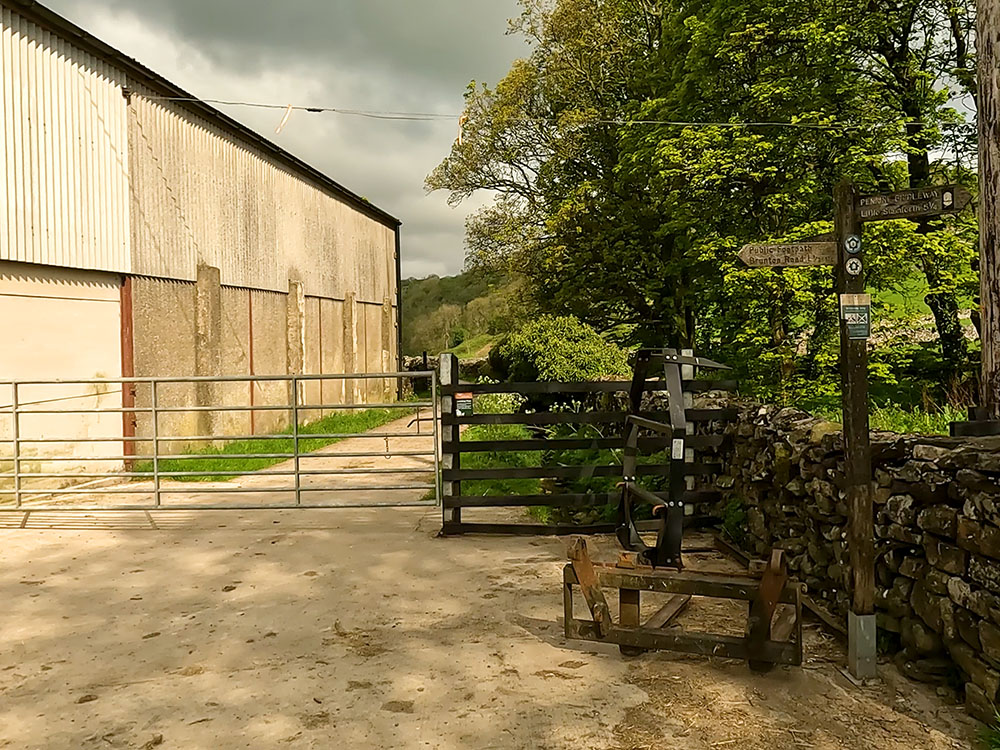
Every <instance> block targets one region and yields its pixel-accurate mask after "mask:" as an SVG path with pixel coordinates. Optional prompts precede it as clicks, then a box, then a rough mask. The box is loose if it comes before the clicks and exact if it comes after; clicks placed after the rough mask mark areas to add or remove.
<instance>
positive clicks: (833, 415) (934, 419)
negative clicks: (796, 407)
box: [813, 404, 966, 435]
mask: <svg viewBox="0 0 1000 750" xmlns="http://www.w3.org/2000/svg"><path fill="white" fill-rule="evenodd" d="M813 414H814V415H815V416H817V417H822V418H823V419H829V420H830V421H831V422H840V421H841V419H842V417H843V415H842V413H841V412H840V410H839V409H816V410H814V411H813ZM965 419H966V414H965V412H964V411H963V410H961V409H956V408H954V407H952V406H944V407H941V408H940V409H936V410H935V411H925V410H923V409H906V408H903V407H901V406H896V405H895V404H889V405H886V406H873V407H872V410H871V413H870V415H869V423H870V425H871V429H872V430H874V431H876V432H897V433H899V434H901V435H947V434H948V433H949V431H950V427H951V423H952V422H964V421H965Z"/></svg>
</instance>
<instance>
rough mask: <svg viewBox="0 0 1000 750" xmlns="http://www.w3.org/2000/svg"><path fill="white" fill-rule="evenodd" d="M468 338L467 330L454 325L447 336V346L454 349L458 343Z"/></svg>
mask: <svg viewBox="0 0 1000 750" xmlns="http://www.w3.org/2000/svg"><path fill="white" fill-rule="evenodd" d="M468 338H469V331H468V330H467V329H465V328H462V327H461V326H456V327H455V328H452V329H451V335H450V336H449V337H448V348H449V349H454V348H455V347H456V346H458V345H459V344H461V343H463V342H464V341H465V340H466V339H468Z"/></svg>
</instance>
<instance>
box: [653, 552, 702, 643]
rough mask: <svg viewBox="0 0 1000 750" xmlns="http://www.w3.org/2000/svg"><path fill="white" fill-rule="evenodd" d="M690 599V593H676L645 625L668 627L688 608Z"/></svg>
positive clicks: (654, 627)
mask: <svg viewBox="0 0 1000 750" xmlns="http://www.w3.org/2000/svg"><path fill="white" fill-rule="evenodd" d="M685 551H687V550H685ZM690 601H691V595H690V594H675V595H674V596H672V597H670V599H669V600H667V603H666V604H664V605H663V606H662V607H660V608H659V609H658V610H656V612H654V613H653V614H652V616H651V617H650V618H649V619H648V620H646V623H645V624H644V625H643V627H644V628H653V629H654V630H655V629H659V628H665V627H667V626H668V625H669V624H670V623H671V622H673V621H674V619H676V617H677V616H678V615H679V614H680V613H681V612H683V611H684V610H685V609H687V605H688V604H689V603H690Z"/></svg>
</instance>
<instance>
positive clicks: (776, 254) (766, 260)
mask: <svg viewBox="0 0 1000 750" xmlns="http://www.w3.org/2000/svg"><path fill="white" fill-rule="evenodd" d="M739 258H740V260H742V261H743V262H744V263H746V264H747V265H748V266H751V267H752V268H768V267H770V268H775V267H782V266H833V265H836V264H837V243H836V242H790V243H782V244H775V245H771V244H752V245H744V246H743V249H742V250H740V254H739Z"/></svg>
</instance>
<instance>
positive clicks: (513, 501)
mask: <svg viewBox="0 0 1000 750" xmlns="http://www.w3.org/2000/svg"><path fill="white" fill-rule="evenodd" d="M685 370H689V371H687V372H685V373H684V377H685V379H684V381H683V386H684V398H685V407H686V408H685V413H686V417H687V419H688V421H689V423H690V424H689V427H688V429H689V431H691V432H692V433H693V430H695V429H696V424H701V425H705V424H708V423H710V422H727V421H732V420H734V419H735V418H736V410H735V409H730V408H720V409H705V408H695V407H694V404H693V401H694V394H696V393H706V392H709V391H733V390H735V389H736V381H733V380H696V379H694V372H693V368H685ZM440 373H441V424H442V429H441V459H442V460H441V466H442V473H441V479H442V533H443V534H462V533H472V532H476V533H490V534H571V533H610V532H612V531H614V524H612V523H599V524H590V525H586V526H580V525H572V524H558V525H548V524H529V523H512V522H491V523H483V522H469V521H467V520H463V518H462V509H463V508H470V509H471V508H505V507H508V508H525V507H538V506H546V507H552V508H572V509H579V510H584V509H587V508H596V507H601V506H606V505H608V504H609V503H613V502H617V500H618V492H617V491H611V492H596V493H595V492H583V493H573V492H563V493H558V492H557V493H553V494H529V495H469V494H463V493H462V482H463V481H473V480H505V479H563V480H566V479H570V480H572V479H590V478H609V477H620V476H621V472H622V468H621V466H620V465H618V464H614V463H609V464H606V465H594V464H590V465H575V466H567V465H565V464H562V463H542V464H541V465H539V466H531V467H516V468H511V467H505V468H474V469H469V468H466V469H463V468H462V455H463V454H475V453H479V454H483V453H492V452H503V451H516V452H536V451H537V452H541V451H569V450H597V449H600V450H608V449H620V448H623V447H624V437H623V436H619V437H596V438H593V439H588V438H558V439H551V440H550V439H547V438H546V437H541V436H540V437H537V438H531V439H518V440H462V439H461V429H462V428H463V427H466V426H473V425H523V426H532V427H534V426H539V427H542V426H550V425H563V424H565V425H615V426H621V427H624V424H625V417H626V414H627V412H626V411H625V410H624V409H623V410H620V411H608V410H591V411H541V412H537V413H513V414H464V413H463V414H459V410H458V409H457V406H456V402H457V399H456V396H463V397H465V396H469V397H472V398H475V396H478V395H484V394H504V393H513V394H519V395H521V396H539V395H564V394H565V395H573V394H613V393H621V394H628V392H629V390H630V389H631V387H632V383H631V382H630V381H595V382H585V383H566V382H557V381H546V382H529V383H460V382H459V375H458V359H457V358H456V357H455V355H453V354H442V355H441V368H440ZM653 382H655V381H651V382H650V384H648V385H649V386H650V389H654V387H653V386H652V383H653ZM642 416H643V417H646V418H649V419H654V420H659V421H669V414H668V413H667V412H664V411H651V412H646V413H643V414H642ZM685 437H686V440H685V446H686V449H687V451H686V453H687V455H686V460H687V469H688V471H687V472H686V474H687V476H688V477H689V479H688V491H687V492H686V493H685V495H684V501H685V503H686V504H689V505H690V506H692V512H693V506H696V505H700V504H704V503H708V502H711V501H712V500H714V499H717V497H718V495H717V493H715V492H714V491H711V490H695V489H694V478H695V477H696V476H698V477H708V476H712V475H715V474H717V473H719V471H720V469H721V467H720V465H719V464H717V463H713V462H709V461H697V460H695V453H694V452H695V450H696V449H706V448H715V447H719V446H720V445H722V443H723V440H724V438H723V436H721V435H718V434H689V435H687V436H685ZM670 447H671V437H670V436H668V435H667V436H664V435H658V436H651V437H644V438H641V439H640V440H639V445H638V448H639V450H640V451H641V452H643V453H646V454H647V455H648V454H655V453H658V452H661V451H664V450H669V449H670ZM669 473H670V464H669V461H668V460H666V459H665V460H664V461H663V462H662V463H646V464H641V465H640V466H639V467H638V475H639V476H647V477H668V476H669ZM654 494H656V495H657V496H658V497H660V498H661V499H667V493H666V492H661V493H654ZM654 523H655V522H654Z"/></svg>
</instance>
